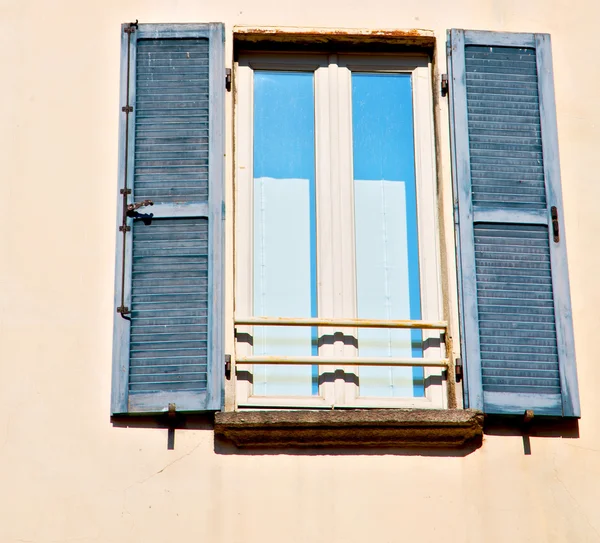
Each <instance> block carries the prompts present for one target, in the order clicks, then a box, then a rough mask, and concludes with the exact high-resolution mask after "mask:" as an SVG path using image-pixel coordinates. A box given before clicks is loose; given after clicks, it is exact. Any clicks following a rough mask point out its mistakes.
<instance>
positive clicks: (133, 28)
mask: <svg viewBox="0 0 600 543" xmlns="http://www.w3.org/2000/svg"><path fill="white" fill-rule="evenodd" d="M137 27H138V20H137V19H136V20H135V23H129V24H128V25H127V26H126V27H125V28H124V29H123V32H125V34H133V33H134V32H135V31H136V30H137Z"/></svg>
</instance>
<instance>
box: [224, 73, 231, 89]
mask: <svg viewBox="0 0 600 543" xmlns="http://www.w3.org/2000/svg"><path fill="white" fill-rule="evenodd" d="M225 89H226V90H227V91H228V92H231V68H225Z"/></svg>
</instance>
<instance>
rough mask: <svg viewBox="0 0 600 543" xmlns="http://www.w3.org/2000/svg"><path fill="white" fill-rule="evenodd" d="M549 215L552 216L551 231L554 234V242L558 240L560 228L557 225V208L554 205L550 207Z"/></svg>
mask: <svg viewBox="0 0 600 543" xmlns="http://www.w3.org/2000/svg"><path fill="white" fill-rule="evenodd" d="M550 216H551V217H552V233H553V234H554V242H555V243H558V242H559V241H560V230H559V226H558V209H556V206H552V207H551V208H550Z"/></svg>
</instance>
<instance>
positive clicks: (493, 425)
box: [483, 415, 579, 455]
mask: <svg viewBox="0 0 600 543" xmlns="http://www.w3.org/2000/svg"><path fill="white" fill-rule="evenodd" d="M483 433H484V434H485V435H489V436H521V437H522V438H523V454H525V455H530V454H532V451H531V439H530V438H531V437H548V438H563V439H577V438H579V420H578V419H554V418H551V417H547V418H544V417H541V418H540V417H538V418H533V419H532V420H531V421H529V422H525V421H524V420H523V418H522V417H507V416H494V415H487V416H486V418H485V422H484V425H483Z"/></svg>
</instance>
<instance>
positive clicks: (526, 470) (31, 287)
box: [0, 0, 600, 543]
mask: <svg viewBox="0 0 600 543" xmlns="http://www.w3.org/2000/svg"><path fill="white" fill-rule="evenodd" d="M599 16H600V3H598V2H596V0H578V1H566V0H453V1H452V2H441V1H439V0H437V1H436V0H405V1H403V2H401V1H398V0H370V1H369V2H364V1H358V0H343V1H342V0H330V1H329V2H326V1H323V0H302V1H300V2H290V1H285V0H253V1H249V0H245V1H242V0H227V1H221V2H218V1H215V2H207V1H205V0H204V1H203V0H195V1H192V0H171V1H158V0H152V1H150V0H144V1H142V0H139V1H122V0H121V1H117V0H104V1H102V2H100V1H98V2H82V1H79V2H75V1H73V0H71V1H69V0H54V1H52V2H50V1H48V2H43V1H41V0H38V1H37V2H36V1H33V0H13V1H11V0H0V96H1V99H0V168H1V172H2V174H1V182H0V543H5V542H6V543H9V542H18V541H28V542H36V543H37V542H40V543H42V542H58V541H65V542H66V541H72V542H78V543H88V542H89V543H91V542H119V543H120V542H143V543H151V542H165V541H203V542H211V543H220V542H250V543H252V542H258V541H260V542H261V543H269V542H273V543H275V542H277V543H280V542H306V541H319V542H320V541H322V542H325V541H327V542H347V543H350V542H366V541H373V542H381V543H384V542H385V543H387V542H390V543H391V542H396V541H415V542H429V541H432V542H433V541H440V540H441V541H456V542H463V541H468V542H481V541H485V542H505V541H512V542H522V541H553V542H555V541H556V542H558V541H572V542H584V541H600V515H599V514H598V505H599V504H600V484H599V483H600V462H599V461H598V460H599V455H600V431H599V430H598V429H599V428H600V394H598V393H597V391H596V386H597V385H598V375H599V368H600V361H599V359H598V357H597V354H596V352H595V350H594V342H593V341H592V340H593V339H596V337H597V335H598V313H599V312H598V307H600V286H597V284H598V283H597V279H598V268H599V265H600V250H599V248H600V241H599V239H600V238H599V237H598V231H599V228H600V226H599V224H598V219H597V217H598V216H599V213H600V211H599V209H598V201H599V200H600V182H598V164H597V160H598V157H599V155H600V151H599V148H600V132H599V131H600V105H599V102H598V100H597V94H598V88H599V85H600V76H599V74H600V69H599V68H598V45H597V43H598V41H597V40H598V38H597V35H596V33H595V32H594V31H593V28H592V25H593V24H594V23H595V22H596V21H597V20H598V19H599ZM136 18H137V19H139V20H140V22H206V21H221V22H224V23H225V24H226V27H227V32H228V34H227V36H228V42H227V49H228V64H229V65H230V62H231V45H232V44H231V39H230V38H231V30H232V27H233V26H234V25H286V26H319V27H350V28H351V27H355V28H357V27H366V28H383V27H390V26H394V27H397V28H414V27H417V28H425V29H430V30H433V31H434V32H435V35H436V37H437V39H438V58H442V59H443V58H444V56H443V54H444V46H445V45H444V42H445V33H446V29H448V28H452V27H458V28H473V29H485V30H506V31H531V32H536V31H539V32H548V33H550V34H551V35H552V42H553V53H554V69H555V82H556V95H557V108H558V124H559V141H560V150H561V164H562V179H563V187H564V188H563V192H564V202H565V220H566V224H567V244H568V253H569V258H570V270H571V288H572V300H573V313H574V323H575V337H576V347H577V355H578V374H579V382H580V393H581V405H582V413H583V416H582V419H581V421H580V424H579V430H580V438H579V439H564V438H560V437H552V438H542V437H532V438H531V454H530V455H526V454H524V445H523V439H522V437H521V436H518V435H516V436H500V435H488V436H486V437H485V441H484V444H483V446H482V447H481V448H480V449H478V450H476V451H475V452H472V453H471V454H468V455H466V456H462V457H461V456H427V455H421V456H420V455H414V454H407V453H403V452H402V451H393V452H394V454H382V455H379V454H373V453H371V454H353V453H352V451H345V452H343V453H340V454H330V455H322V454H296V453H291V454H266V455H251V454H223V453H228V452H231V451H227V450H225V451H221V452H220V453H217V452H215V450H214V442H213V435H212V431H211V430H210V429H204V430H187V431H178V432H177V434H176V439H175V449H174V450H167V433H166V430H161V429H152V428H146V429H142V428H121V427H113V426H112V425H111V423H110V419H109V400H110V381H111V348H112V321H113V315H114V307H113V269H114V244H115V230H114V225H115V224H116V208H115V201H116V199H115V196H116V174H117V150H118V142H117V132H118V129H117V122H118V118H119V106H120V104H119V102H118V89H119V80H118V79H119V47H120V24H121V23H122V22H127V21H131V20H135V19H136ZM440 68H441V69H442V70H445V66H444V63H443V62H442V66H440V67H438V69H440ZM228 100H230V98H228ZM445 107H446V104H445V102H442V104H441V108H442V109H441V110H440V111H438V113H439V115H438V117H439V119H440V121H439V122H440V131H441V133H442V134H443V138H442V139H441V141H440V146H441V147H440V148H441V152H442V166H443V177H444V183H445V186H446V187H449V186H450V175H449V174H450V172H449V151H448V146H447V137H446V134H447V116H446V110H445ZM230 109H231V104H230V103H229V104H228V115H230V113H231V111H230ZM230 134H231V131H230ZM229 145H231V141H230V142H229ZM230 156H231V154H230V153H229V158H230ZM228 169H229V171H231V164H230V163H228ZM230 184H231V177H230V176H228V191H229V192H228V196H229V197H230V196H231V187H230ZM446 212H447V213H448V207H446ZM446 219H447V220H448V219H449V216H448V214H447V215H446ZM228 228H229V234H230V233H231V223H230V222H229V224H228ZM228 247H229V250H230V251H231V243H229V245H228ZM230 279H231V278H230ZM228 287H229V306H228V307H229V308H230V307H231V288H230V287H231V280H229V282H228ZM229 317H231V311H230V310H229ZM230 328H231V327H230ZM228 334H229V336H228V342H229V348H231V330H228Z"/></svg>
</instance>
